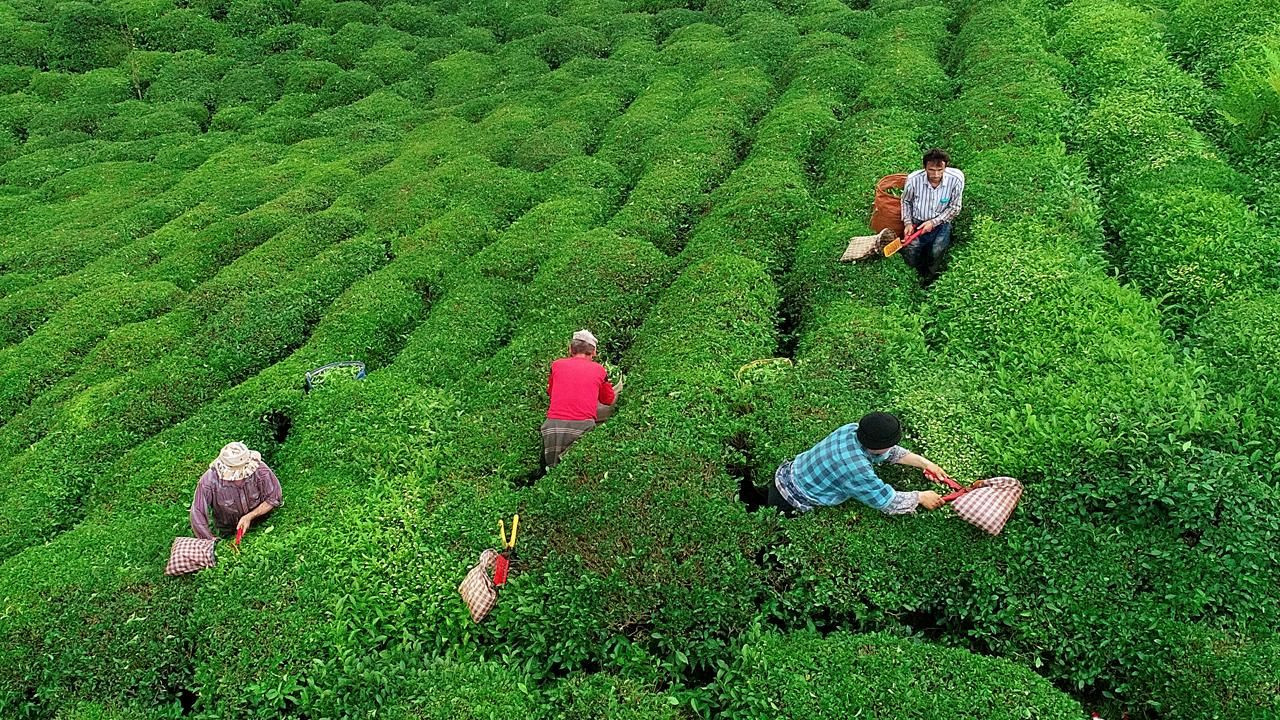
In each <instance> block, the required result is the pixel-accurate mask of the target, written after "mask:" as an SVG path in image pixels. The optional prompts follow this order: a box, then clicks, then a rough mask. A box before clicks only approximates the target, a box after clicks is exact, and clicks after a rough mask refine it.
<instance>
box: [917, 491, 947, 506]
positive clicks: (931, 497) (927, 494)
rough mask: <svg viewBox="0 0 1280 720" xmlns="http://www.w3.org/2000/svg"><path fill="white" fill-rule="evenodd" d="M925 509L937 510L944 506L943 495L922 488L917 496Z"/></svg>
mask: <svg viewBox="0 0 1280 720" xmlns="http://www.w3.org/2000/svg"><path fill="white" fill-rule="evenodd" d="M917 499H919V500H920V504H921V505H923V506H924V509H925V510H937V509H938V508H940V507H942V496H941V495H939V494H938V493H936V492H934V491H932V490H922V491H920V494H919V495H918V496H917Z"/></svg>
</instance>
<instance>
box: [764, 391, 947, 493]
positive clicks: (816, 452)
mask: <svg viewBox="0 0 1280 720" xmlns="http://www.w3.org/2000/svg"><path fill="white" fill-rule="evenodd" d="M901 439H902V423H900V422H899V421H898V418H896V417H894V416H893V415H890V414H889V413H883V412H873V413H870V414H868V415H865V416H863V418H862V419H861V420H859V421H858V422H856V423H849V424H848V425H844V426H842V427H839V428H837V429H836V431H835V432H833V433H831V434H830V435H828V436H827V437H826V438H824V439H823V440H822V442H819V443H818V444H817V445H814V446H813V447H812V448H810V449H809V450H806V451H805V452H802V453H800V454H799V455H797V456H796V457H795V458H793V459H791V460H788V461H786V462H784V463H782V465H780V466H779V467H778V471H777V472H776V473H775V474H774V476H773V485H771V486H770V487H769V500H768V504H769V505H770V506H771V507H775V508H777V509H778V510H780V511H781V512H782V513H783V514H785V515H795V514H797V513H802V512H808V511H810V510H812V509H814V508H816V507H820V506H824V505H839V504H840V503H842V502H844V501H845V500H848V499H850V498H853V499H855V500H857V501H859V502H861V503H863V504H864V505H867V506H869V507H871V508H874V509H876V510H879V511H881V512H883V513H885V514H886V515H901V514H903V513H911V512H915V510H916V508H917V507H919V506H924V507H925V508H926V509H928V510H934V509H936V508H939V507H941V506H942V497H941V496H940V495H938V493H936V492H932V491H929V490H924V491H920V492H916V491H911V492H900V491H898V490H894V489H893V488H892V487H890V486H889V485H888V484H887V483H885V481H883V480H881V479H880V478H879V477H877V476H876V473H875V466H876V465H879V464H881V463H886V462H890V463H896V464H898V465H911V466H912V467H918V468H920V469H921V470H927V471H932V472H936V473H938V474H942V475H945V474H946V473H944V472H943V471H942V468H940V467H938V465H937V464H936V463H934V462H933V461H932V460H929V459H928V458H926V457H924V456H921V455H917V454H915V453H913V452H908V451H907V450H905V449H904V448H902V447H900V446H899V445H898V441H900V440H901Z"/></svg>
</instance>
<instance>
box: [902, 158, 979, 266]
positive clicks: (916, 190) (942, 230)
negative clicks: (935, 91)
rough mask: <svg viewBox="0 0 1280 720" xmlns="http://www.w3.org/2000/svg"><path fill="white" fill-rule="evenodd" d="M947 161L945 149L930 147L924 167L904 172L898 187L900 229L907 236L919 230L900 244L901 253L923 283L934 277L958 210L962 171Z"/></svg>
mask: <svg viewBox="0 0 1280 720" xmlns="http://www.w3.org/2000/svg"><path fill="white" fill-rule="evenodd" d="M950 163H951V158H950V156H948V155H947V153H946V152H945V151H943V150H939V149H938V148H934V149H932V150H930V151H929V152H927V153H925V154H924V169H923V170H916V171H915V172H913V173H911V174H910V175H908V176H907V182H906V185H905V186H904V187H903V188H902V224H903V225H904V226H905V227H904V230H905V231H906V234H907V235H908V236H909V235H911V233H913V232H915V231H916V230H917V229H919V230H922V231H923V233H921V235H920V237H918V238H916V239H915V240H914V241H912V242H911V244H909V245H907V246H906V247H904V248H902V257H903V259H904V260H906V261H907V264H908V265H910V266H911V267H913V268H915V269H916V272H918V273H920V280H921V282H923V283H924V284H925V285H928V284H929V283H931V282H933V281H934V280H935V279H937V277H938V270H939V267H940V266H941V265H942V256H943V253H945V252H946V250H947V247H949V246H950V245H951V221H953V220H955V219H956V216H957V215H959V214H960V204H961V200H962V198H963V197H964V173H962V172H960V171H959V170H957V169H955V168H953V167H950V166H949V165H950Z"/></svg>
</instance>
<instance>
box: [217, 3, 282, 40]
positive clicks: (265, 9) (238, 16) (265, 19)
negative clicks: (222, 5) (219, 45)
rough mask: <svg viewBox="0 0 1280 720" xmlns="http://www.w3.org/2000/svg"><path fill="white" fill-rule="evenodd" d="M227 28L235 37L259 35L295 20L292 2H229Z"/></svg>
mask: <svg viewBox="0 0 1280 720" xmlns="http://www.w3.org/2000/svg"><path fill="white" fill-rule="evenodd" d="M226 7H227V11H226V20H225V24H226V27H227V28H228V29H229V30H230V31H231V33H232V34H233V35H240V36H247V35H259V34H261V33H263V32H266V31H268V30H270V29H271V28H273V27H276V26H279V25H284V24H286V23H288V22H290V21H292V19H293V10H294V7H295V3H294V2H291V0H227V5H226Z"/></svg>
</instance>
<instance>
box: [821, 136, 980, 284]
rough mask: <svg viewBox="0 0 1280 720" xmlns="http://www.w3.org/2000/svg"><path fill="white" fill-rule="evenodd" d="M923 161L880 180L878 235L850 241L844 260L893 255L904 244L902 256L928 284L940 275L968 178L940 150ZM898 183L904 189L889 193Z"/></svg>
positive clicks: (874, 217)
mask: <svg viewBox="0 0 1280 720" xmlns="http://www.w3.org/2000/svg"><path fill="white" fill-rule="evenodd" d="M922 165H923V167H922V168H921V169H919V170H915V171H913V172H911V173H910V174H907V175H888V176H885V177H883V178H881V179H880V181H879V182H877V183H876V197H875V200H874V201H873V204H872V213H871V229H872V230H873V231H876V234H875V235H863V236H859V237H855V238H852V239H850V241H849V246H848V248H846V249H845V251H844V254H843V255H842V256H841V257H840V259H841V260H842V261H845V262H848V261H853V260H864V259H869V258H873V257H877V256H879V255H881V254H883V255H884V256H885V257H889V256H891V255H894V254H895V253H897V252H898V251H899V250H901V249H904V248H905V249H906V250H907V251H906V252H904V253H903V258H904V259H905V260H906V262H907V264H908V265H910V266H911V267H913V268H915V269H916V272H917V273H919V275H920V280H921V282H922V283H923V284H925V285H926V286H927V285H928V284H929V283H931V282H932V281H933V280H934V279H936V278H937V276H938V272H939V271H940V269H941V266H942V261H943V259H944V256H945V254H946V251H947V248H949V247H950V246H951V226H952V223H953V222H954V221H955V219H956V217H958V216H959V214H960V209H961V207H962V205H963V200H964V186H965V178H964V173H963V172H961V171H960V170H958V169H957V168H954V167H951V157H950V156H949V155H948V154H947V153H946V152H945V151H943V150H941V149H938V148H934V149H932V150H929V151H928V152H926V153H925V154H924V157H923V158H922ZM899 183H900V184H899ZM898 187H901V188H902V192H901V197H895V196H894V195H893V194H892V193H891V192H890V191H892V190H895V189H896V188H898ZM895 210H896V212H897V216H896V217H895V216H894V211H895ZM896 238H902V241H901V242H897V241H896Z"/></svg>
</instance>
